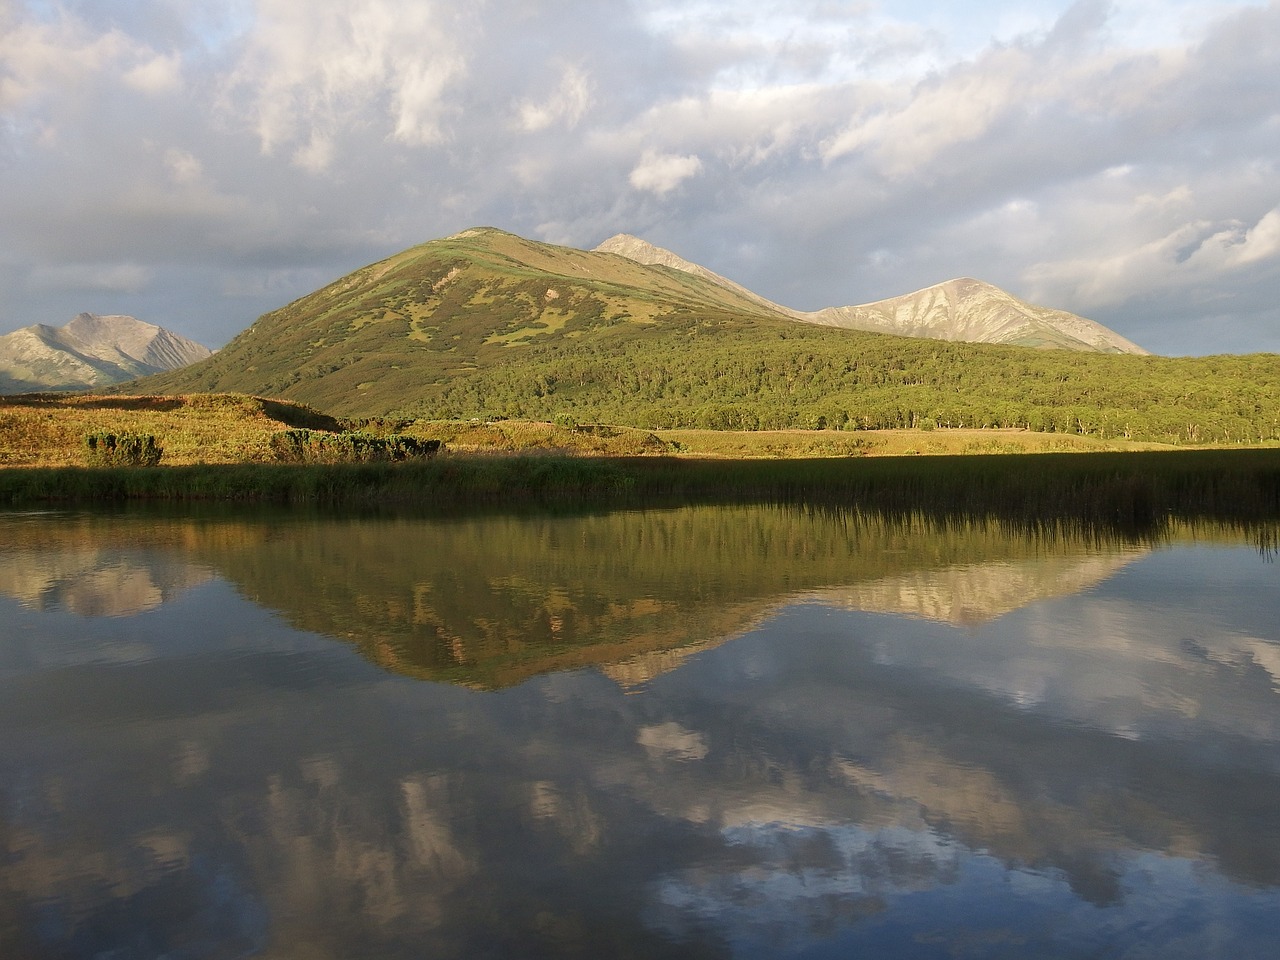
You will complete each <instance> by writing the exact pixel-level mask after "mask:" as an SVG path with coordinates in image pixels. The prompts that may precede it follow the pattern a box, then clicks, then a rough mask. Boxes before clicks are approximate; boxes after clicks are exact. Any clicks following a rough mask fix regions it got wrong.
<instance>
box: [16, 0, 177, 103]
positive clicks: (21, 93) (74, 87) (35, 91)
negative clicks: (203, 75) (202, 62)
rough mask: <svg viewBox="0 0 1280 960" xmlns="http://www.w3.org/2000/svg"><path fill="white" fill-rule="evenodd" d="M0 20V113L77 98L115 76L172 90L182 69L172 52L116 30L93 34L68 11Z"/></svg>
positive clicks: (137, 84) (155, 88)
mask: <svg viewBox="0 0 1280 960" xmlns="http://www.w3.org/2000/svg"><path fill="white" fill-rule="evenodd" d="M4 21H8V22H4ZM0 25H2V26H3V29H0V114H6V113H13V112H15V111H17V110H18V109H20V108H23V107H31V106H33V105H36V104H39V103H41V102H43V101H45V100H48V99H50V98H57V97H71V98H75V99H80V98H82V97H86V96H89V95H92V94H93V93H94V92H95V91H97V90H98V88H99V87H100V86H101V84H102V83H103V82H104V81H106V82H111V81H113V80H114V79H115V78H116V77H117V76H122V77H123V78H124V80H125V82H126V83H128V84H129V85H131V86H133V87H134V88H135V89H138V90H141V91H143V92H157V91H159V90H162V89H171V88H172V84H173V78H174V76H175V75H176V74H177V73H179V72H180V60H179V58H177V57H176V56H172V55H169V56H166V55H161V54H159V53H157V52H156V51H154V50H152V49H151V48H150V47H149V46H147V45H146V44H144V43H141V42H139V41H137V40H135V39H133V38H131V37H129V36H127V35H125V34H124V33H122V32H120V31H119V30H109V31H106V32H104V33H95V32H94V31H93V29H92V28H91V27H90V26H89V25H88V24H86V23H85V22H84V21H82V20H80V19H77V18H76V17H74V16H71V15H69V14H66V13H62V15H60V16H58V17H56V18H54V19H53V20H51V21H49V22H44V21H41V20H37V19H23V18H21V17H20V16H16V15H14V14H13V13H9V15H8V16H5V17H3V18H2V19H0Z"/></svg>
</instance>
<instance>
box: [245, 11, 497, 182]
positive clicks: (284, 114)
mask: <svg viewBox="0 0 1280 960" xmlns="http://www.w3.org/2000/svg"><path fill="white" fill-rule="evenodd" d="M467 9H468V8H467V7H466V5H460V4H450V3H443V2H415V3H412V4H403V3H399V2H393V0H313V2H311V3H307V4H298V3H294V2H292V0H260V3H259V8H258V21H257V23H256V24H255V25H254V27H253V30H252V31H251V33H250V36H249V38H248V44H247V48H246V50H245V51H244V54H243V56H242V57H241V59H240V60H239V62H238V64H237V65H236V68H235V69H234V70H233V71H232V73H231V74H230V77H229V79H228V82H227V85H226V90H227V103H226V109H227V111H228V112H229V113H231V114H235V113H236V112H237V110H238V109H240V105H241V104H242V103H243V109H245V110H246V111H247V112H248V114H249V115H250V116H251V117H252V118H253V123H254V126H255V129H256V132H257V135H258V138H259V141H260V143H261V146H262V149H263V151H264V152H266V153H271V152H273V151H274V150H275V149H276V148H277V147H279V146H281V145H293V146H294V147H295V152H294V158H295V160H296V161H297V162H298V164H299V165H300V166H303V167H304V168H307V169H310V170H313V171H314V170H320V169H324V168H325V167H327V166H329V165H330V164H331V163H332V162H333V160H334V157H335V154H334V152H333V145H334V143H335V141H336V140H337V138H338V136H339V134H343V133H348V134H349V133H352V132H354V131H363V130H365V129H372V130H374V131H380V132H381V134H382V135H383V136H386V137H389V138H390V139H393V140H396V141H399V142H401V143H405V144H410V145H415V146H422V145H427V144H432V143H437V142H439V141H441V140H443V139H445V138H446V136H447V131H446V130H445V127H444V122H445V118H446V117H447V116H448V115H449V114H450V113H452V112H455V111H456V109H457V108H456V106H455V105H453V104H451V103H450V100H449V97H448V96H447V93H448V90H449V87H450V85H451V84H453V83H455V82H456V81H458V80H459V79H460V78H461V77H462V76H463V75H464V74H465V70H466V53H465V51H466V48H467V45H468V44H470V43H474V42H475V41H476V39H477V38H476V37H475V36H474V35H473V29H472V26H471V24H470V23H469V18H468V15H467V13H466V11H467ZM388 128H389V129H388Z"/></svg>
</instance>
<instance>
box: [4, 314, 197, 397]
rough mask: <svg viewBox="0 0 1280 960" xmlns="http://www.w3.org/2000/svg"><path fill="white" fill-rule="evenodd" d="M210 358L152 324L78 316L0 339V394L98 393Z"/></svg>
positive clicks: (190, 343)
mask: <svg viewBox="0 0 1280 960" xmlns="http://www.w3.org/2000/svg"><path fill="white" fill-rule="evenodd" d="M210 356H212V351H211V350H209V348H208V347H205V346H202V345H200V344H198V343H196V342H195V341H193V340H188V339H187V338H186V337H183V336H181V335H179V334H176V333H174V332H173V331H171V330H166V329H164V328H163V327H158V326H156V325H155V324H151V323H144V322H143V321H141V320H138V319H136V318H134V317H127V316H100V315H98V314H96V313H81V314H79V315H78V316H76V317H75V318H74V319H73V320H72V321H71V322H70V323H68V324H66V325H65V326H62V327H50V326H47V325H45V324H42V323H41V324H36V325H34V326H30V327H24V328H22V329H21V330H16V331H14V332H13V333H9V334H5V335H4V336H0V393H26V392H34V391H44V390H85V389H97V388H102V387H107V386H110V385H112V384H116V383H121V382H123V381H126V380H132V379H134V378H135V377H141V376H146V375H147V374H153V373H162V372H165V371H170V370H177V369H180V368H181V367H185V366H188V365H189V364H192V363H196V362H198V361H200V360H205V359H207V358H208V357H210Z"/></svg>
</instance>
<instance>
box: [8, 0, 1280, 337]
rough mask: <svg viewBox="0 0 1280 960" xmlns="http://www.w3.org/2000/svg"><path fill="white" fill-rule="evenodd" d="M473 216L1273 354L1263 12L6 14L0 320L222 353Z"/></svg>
mask: <svg viewBox="0 0 1280 960" xmlns="http://www.w3.org/2000/svg"><path fill="white" fill-rule="evenodd" d="M473 226H493V227H499V228H502V229H504V230H509V231H511V232H513V233H517V234H520V235H521V236H525V237H529V238H531V239H535V240H543V241H547V242H551V243H561V244H568V245H570V246H575V247H582V248H590V247H593V246H595V245H596V244H598V243H600V242H601V241H602V240H604V239H606V238H608V237H610V236H612V235H613V234H615V233H631V234H635V235H637V236H640V237H643V238H644V239H646V240H649V241H650V242H652V243H655V244H658V245H659V246H662V247H666V248H668V249H670V250H673V251H675V252H676V253H678V254H680V255H681V256H683V257H685V258H686V259H689V260H693V261H695V262H697V263H700V264H702V265H703V266H706V267H708V268H710V269H712V270H714V271H716V272H717V273H720V274H723V275H724V276H727V277H729V278H731V279H733V280H735V281H737V282H739V283H742V284H744V285H745V286H747V287H749V288H751V289H752V290H754V291H756V292H757V293H760V294H762V295H763V296H766V297H768V298H770V299H772V300H774V301H776V302H779V303H782V304H785V305H786V306H789V307H793V308H796V309H801V310H816V309H819V308H821V307H824V306H838V305H849V304H857V303H866V302H870V301H874V300H879V299H883V298H886V297H891V296H897V295H899V294H903V293H908V292H910V291H912V290H917V289H920V288H921V287H925V286H928V285H930V284H933V283H937V282H940V281H943V280H947V279H950V278H952V277H959V276H972V277H976V278H978V279H981V280H986V281H988V282H990V283H994V284H996V285H998V286H1000V287H1003V288H1004V289H1006V290H1008V291H1010V292H1011V293H1013V294H1015V295H1017V296H1019V297H1022V298H1023V299H1026V300H1030V301H1031V302H1034V303H1039V304H1043V305H1046V306H1052V307H1057V308H1060V309H1065V310H1070V311H1072V312H1075V313H1079V314H1081V315H1083V316H1086V317H1089V318H1091V319H1094V320H1097V321H1098V322H1100V323H1103V324H1105V325H1107V326H1109V327H1111V328H1112V329H1114V330H1116V331H1117V332H1118V333H1120V334H1122V335H1123V336H1126V337H1128V338H1129V339H1131V340H1134V341H1135V342H1137V343H1139V344H1141V345H1142V346H1144V347H1146V348H1148V349H1149V350H1152V351H1154V352H1156V353H1160V354H1167V355H1185V354H1191V355H1201V354H1212V353H1247V352H1257V351H1268V352H1278V353H1280V307H1278V306H1277V304H1280V0H1273V2H1258V0H1255V2H1250V0H1236V2H1219V3H1208V2H1200V0H1111V2H1105V0H1076V2H1074V3H1072V2H1067V0H989V2H972V3H962V4H961V3H954V2H952V3H944V2H940V0H938V2H929V0H904V2H887V0H884V2H876V0H792V2H782V0H724V2H722V0H644V2H634V3H633V2H629V0H523V2H516V0H478V2H468V3H458V2H456V0H451V2H448V3H445V2H437V0H308V2H306V3H299V2H295V0H0V333H5V332H8V331H11V330H15V329H18V328H20V327H24V326H28V325H30V324H33V323H46V324H50V325H54V326H59V325H61V324H63V323H66V322H67V321H68V320H70V319H71V318H72V317H74V316H75V315H76V314H77V313H79V312H81V311H89V312H92V313H102V314H110V313H125V314H130V315H133V316H136V317H138V318H140V319H142V320H146V321H148V322H151V323H157V324H160V325H161V326H165V327H169V328H170V329H173V330H176V331H178V332H179V333H182V334H184V335H186V336H188V337H191V338H193V339H195V340H198V341H200V342H202V343H204V344H206V345H207V346H210V347H215V348H216V347H220V346H222V345H223V344H225V343H226V342H227V341H228V340H229V339H231V338H232V337H233V336H235V335H236V334H237V333H239V332H240V331H241V330H243V329H245V328H246V327H248V326H249V325H250V324H252V323H253V321H254V320H255V319H256V318H257V317H258V316H259V315H260V314H262V313H265V312H266V311H269V310H272V309H274V308H276V307H279V306H283V305H284V304H286V303H288V302H289V301H291V300H293V299H295V298H297V297H300V296H302V295H304V294H307V293H310V292H311V291H312V290H315V289H316V288H318V287H320V286H322V285H324V284H326V283H328V282H329V281H331V280H334V279H336V278H338V277H340V276H342V275H344V274H346V273H348V272H350V271H351V270H354V269H356V268H358V267H360V266H363V265H365V264H368V263H371V262H374V261H377V260H380V259H382V258H384V257H387V256H390V255H391V254H393V253H396V252H398V251H400V250H403V249H405V248H406V247H410V246H413V245H415V244H418V243H422V242H425V241H428V240H432V239H436V238H439V237H444V236H449V235H450V234H453V233H456V232H458V231H460V230H463V229H466V228H468V227H473Z"/></svg>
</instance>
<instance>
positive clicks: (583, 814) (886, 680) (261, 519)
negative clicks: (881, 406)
mask: <svg viewBox="0 0 1280 960" xmlns="http://www.w3.org/2000/svg"><path fill="white" fill-rule="evenodd" d="M1274 542H1275V539H1274V531H1272V532H1270V533H1268V532H1265V531H1264V532H1262V533H1259V532H1258V531H1257V530H1251V529H1249V528H1245V527H1223V526H1211V525H1205V524H1202V525H1189V524H1172V525H1170V526H1169V527H1168V529H1164V530H1162V531H1161V533H1160V535H1159V536H1150V537H1147V538H1145V539H1126V538H1124V537H1121V536H1119V535H1113V534H1109V533H1107V532H1106V531H1099V530H1090V529H1077V528H1072V527H1071V525H1069V524H1062V525H1058V526H1048V527H1042V528H1037V529H1023V528H1012V527H1009V526H1000V525H997V524H983V523H978V522H974V523H946V524H940V523H931V522H928V521H926V520H924V519H921V518H912V517H905V518H904V517H898V518H893V519H890V518H884V517H877V516H867V515H860V514H857V513H851V512H841V511H837V510H812V509H804V508H799V507H765V506H737V507H689V508H680V509H665V510H651V511H643V510H636V511H628V512H615V513H597V514H579V515H550V514H539V515H527V516H504V515H494V516H471V517H461V518H457V519H450V520H441V519H429V518H414V517H405V516H400V517H387V516H364V517H359V516H341V517H326V516H323V515H319V514H315V513H308V512H305V511H294V512H283V511H269V510H261V511H249V510H238V511H237V510H208V511H199V512H181V511H174V510H168V511H165V510H149V511H143V510H122V511H92V512H75V511H67V512H56V511H53V512H29V513H17V512H9V513H0V731H2V732H3V739H2V740H0V957H4V958H6V960H22V958H89V957H95V958H98V957H101V958H110V960H126V958H128V960H132V958H156V957H167V958H182V960H194V958H234V957H271V958H308V960H314V958H330V957H332V958H353V957H361V958H372V957H379V958H382V957H385V958H399V957H405V958H409V957H412V958H418V957H459V958H461V957H467V958H476V957H521V958H523V957H535V958H536V957H593V958H595V957H708V958H714V957H739V958H774V957H806V958H821V957H833V958H834V957H841V958H844V957H863V956H866V957H909V958H916V957H919V958H941V957H982V958H985V957H1041V958H1044V957H1126V958H1132V957H1159V958H1161V960H1168V958H1179V957H1186V958H1197V960H1199V958H1206V957H1230V958H1232V960H1246V958H1255V957H1256V958H1264V957H1265V958H1268V960H1270V958H1272V957H1274V956H1275V955H1276V954H1275V951H1276V944H1277V942H1280V680H1278V679H1277V678H1280V589H1277V587H1278V586H1280V576H1278V573H1280V567H1277V564H1276V563H1275V562H1274V561H1273V558H1272V555H1271V551H1270V549H1269V547H1268V544H1272V543H1274Z"/></svg>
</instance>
